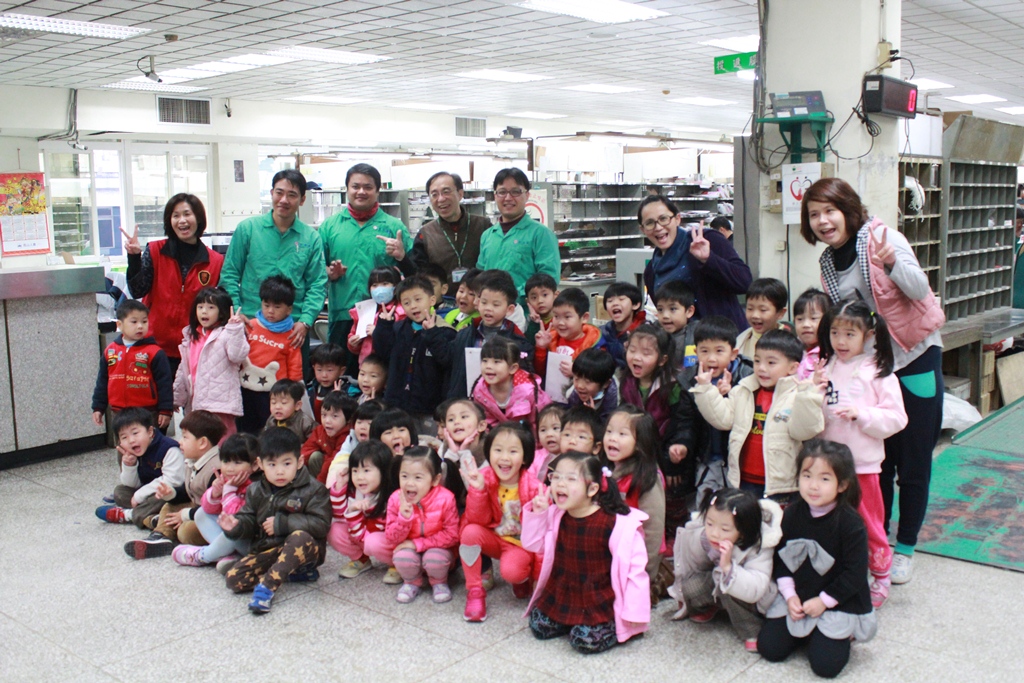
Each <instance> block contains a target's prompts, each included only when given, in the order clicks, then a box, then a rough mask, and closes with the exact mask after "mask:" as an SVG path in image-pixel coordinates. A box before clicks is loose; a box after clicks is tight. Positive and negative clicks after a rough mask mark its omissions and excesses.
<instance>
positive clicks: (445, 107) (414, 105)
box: [388, 102, 463, 111]
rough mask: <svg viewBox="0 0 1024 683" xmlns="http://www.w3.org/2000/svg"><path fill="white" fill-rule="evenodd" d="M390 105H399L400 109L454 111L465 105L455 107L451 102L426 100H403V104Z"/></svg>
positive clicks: (394, 105)
mask: <svg viewBox="0 0 1024 683" xmlns="http://www.w3.org/2000/svg"><path fill="white" fill-rule="evenodd" d="M388 106H389V107H397V108H398V109H421V110H423V111H452V110H453V109H463V107H453V106H452V105H450V104H427V103H425V102H402V103H401V104H389V105H388Z"/></svg>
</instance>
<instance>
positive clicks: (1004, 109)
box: [996, 107, 1024, 116]
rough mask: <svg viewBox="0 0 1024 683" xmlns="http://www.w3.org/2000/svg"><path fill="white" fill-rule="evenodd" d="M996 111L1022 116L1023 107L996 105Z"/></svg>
mask: <svg viewBox="0 0 1024 683" xmlns="http://www.w3.org/2000/svg"><path fill="white" fill-rule="evenodd" d="M996 111H1001V112H1003V113H1004V114H1012V115H1013V116H1024V107H996Z"/></svg>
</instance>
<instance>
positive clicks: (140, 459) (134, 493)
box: [96, 408, 185, 529]
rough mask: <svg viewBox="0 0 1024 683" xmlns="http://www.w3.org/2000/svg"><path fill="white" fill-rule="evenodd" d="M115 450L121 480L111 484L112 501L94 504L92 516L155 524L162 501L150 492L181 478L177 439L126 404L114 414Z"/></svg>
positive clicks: (145, 526) (182, 466) (173, 484)
mask: <svg viewBox="0 0 1024 683" xmlns="http://www.w3.org/2000/svg"><path fill="white" fill-rule="evenodd" d="M114 434H116V435H117V452H118V453H120V454H121V478H120V481H121V483H120V484H119V485H118V486H116V487H114V504H113V505H101V506H99V507H98V508H96V516H97V517H99V518H100V519H102V520H103V521H104V522H110V523H112V524H129V523H131V524H135V526H137V527H139V528H140V529H152V528H153V527H155V526H156V522H155V520H156V517H157V514H158V513H159V512H160V508H162V507H163V506H164V501H163V499H161V498H158V497H157V496H155V495H154V494H155V493H156V489H157V487H158V486H159V485H160V484H161V483H163V484H165V485H166V486H168V487H170V488H171V489H174V488H177V487H178V486H181V484H182V483H183V482H184V481H185V458H184V456H183V455H182V454H181V449H179V448H178V442H177V441H175V440H174V439H172V438H170V437H168V436H164V435H163V434H161V433H160V432H158V431H156V429H154V428H153V413H151V412H150V411H148V410H146V409H145V408H127V409H125V410H122V411H121V412H120V413H118V414H117V416H116V417H115V418H114Z"/></svg>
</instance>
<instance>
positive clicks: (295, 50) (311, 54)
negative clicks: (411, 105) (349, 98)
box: [267, 46, 391, 64]
mask: <svg viewBox="0 0 1024 683" xmlns="http://www.w3.org/2000/svg"><path fill="white" fill-rule="evenodd" d="M267 54H268V55H270V56H271V57H286V58H288V59H301V60H306V61H310V62H325V63H327V64H372V63H373V62H383V61H384V60H385V59H391V58H390V57H383V56H380V55H371V54H367V53H365V52H345V51H344V50H324V49H322V48H318V47H299V46H296V47H286V48H283V49H280V50H272V51H270V52H268V53H267Z"/></svg>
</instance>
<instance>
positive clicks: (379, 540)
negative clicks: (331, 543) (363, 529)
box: [331, 524, 395, 567]
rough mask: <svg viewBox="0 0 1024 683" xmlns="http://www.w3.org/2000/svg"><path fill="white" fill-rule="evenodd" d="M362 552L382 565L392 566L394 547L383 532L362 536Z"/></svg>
mask: <svg viewBox="0 0 1024 683" xmlns="http://www.w3.org/2000/svg"><path fill="white" fill-rule="evenodd" d="M331 526H332V527H333V526H334V525H333V524H332V525H331ZM363 552H364V553H366V554H367V555H369V556H370V557H372V558H373V559H375V560H377V561H378V562H380V563H382V564H386V565H387V566H389V567H393V566H394V562H392V557H391V556H392V554H393V553H394V552H395V546H393V545H391V543H389V542H388V539H387V537H386V536H385V535H384V532H383V531H374V532H371V533H367V534H366V535H365V536H363Z"/></svg>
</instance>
